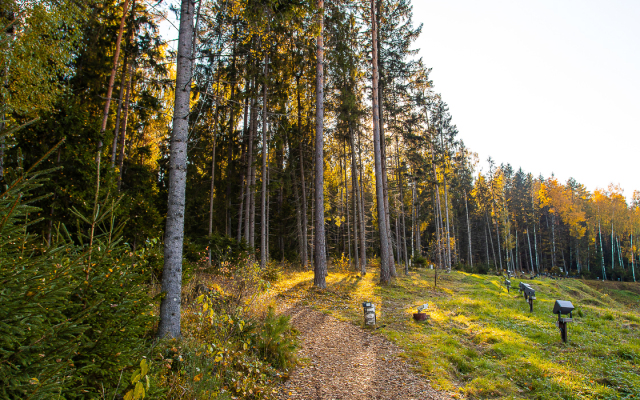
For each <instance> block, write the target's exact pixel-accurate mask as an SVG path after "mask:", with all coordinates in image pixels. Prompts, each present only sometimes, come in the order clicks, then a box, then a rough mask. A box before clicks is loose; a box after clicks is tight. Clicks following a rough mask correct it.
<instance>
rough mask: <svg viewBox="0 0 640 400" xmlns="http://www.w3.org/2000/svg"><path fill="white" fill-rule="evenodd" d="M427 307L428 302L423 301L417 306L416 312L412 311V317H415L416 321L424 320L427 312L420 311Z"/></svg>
mask: <svg viewBox="0 0 640 400" xmlns="http://www.w3.org/2000/svg"><path fill="white" fill-rule="evenodd" d="M427 308H429V304H427V303H424V304H423V305H421V306H418V312H417V313H413V319H415V320H416V321H424V320H426V319H427V316H428V315H427V314H423V313H422V312H423V311H424V310H426V309H427Z"/></svg>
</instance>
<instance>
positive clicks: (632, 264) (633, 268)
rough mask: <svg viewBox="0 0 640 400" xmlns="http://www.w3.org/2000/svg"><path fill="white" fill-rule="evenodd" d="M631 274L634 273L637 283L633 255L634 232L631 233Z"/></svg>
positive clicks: (634, 279)
mask: <svg viewBox="0 0 640 400" xmlns="http://www.w3.org/2000/svg"><path fill="white" fill-rule="evenodd" d="M630 244H631V272H632V273H633V281H634V282H635V281H636V265H635V257H636V256H635V254H634V253H633V232H632V233H631V242H630Z"/></svg>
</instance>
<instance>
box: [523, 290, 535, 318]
mask: <svg viewBox="0 0 640 400" xmlns="http://www.w3.org/2000/svg"><path fill="white" fill-rule="evenodd" d="M524 297H525V298H527V299H528V300H529V312H533V301H534V300H535V299H536V290H535V289H534V288H532V287H531V286H529V285H526V286H525V288H524Z"/></svg>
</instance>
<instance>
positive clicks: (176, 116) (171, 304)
mask: <svg viewBox="0 0 640 400" xmlns="http://www.w3.org/2000/svg"><path fill="white" fill-rule="evenodd" d="M125 1H127V2H128V0H125ZM193 8H194V3H193V2H192V1H191V0H182V5H181V9H180V32H179V36H178V62H177V71H176V86H175V87H176V90H175V103H174V104H175V106H174V112H173V129H172V132H171V145H170V146H171V147H170V159H169V191H168V192H169V193H168V202H167V226H166V230H165V239H164V269H163V273H162V292H163V293H164V294H165V295H164V297H163V299H162V302H161V304H160V324H159V326H158V336H159V337H161V338H162V337H172V338H178V337H180V303H181V301H180V298H181V295H182V294H181V288H182V246H183V239H184V206H185V189H186V184H187V136H188V133H189V112H190V109H189V107H190V105H189V97H190V94H191V68H192V51H191V49H192V39H193Z"/></svg>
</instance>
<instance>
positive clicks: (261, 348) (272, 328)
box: [256, 307, 298, 370]
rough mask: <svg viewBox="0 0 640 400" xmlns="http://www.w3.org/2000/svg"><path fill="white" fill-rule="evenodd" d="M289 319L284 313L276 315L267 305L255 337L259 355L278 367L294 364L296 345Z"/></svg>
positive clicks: (284, 367) (286, 367)
mask: <svg viewBox="0 0 640 400" xmlns="http://www.w3.org/2000/svg"><path fill="white" fill-rule="evenodd" d="M290 319H291V318H290V317H289V316H286V315H276V313H275V310H274V309H273V307H269V311H268V312H267V315H266V317H265V319H264V321H263V325H262V327H261V328H262V329H261V330H260V332H259V333H258V335H257V338H256V348H257V349H258V354H259V355H260V357H262V358H263V359H264V360H265V361H267V362H269V363H270V364H271V365H273V366H274V367H276V368H278V369H284V370H287V369H289V368H291V367H292V366H293V365H294V364H295V354H294V352H295V350H296V349H297V347H298V346H297V341H296V336H295V331H293V330H292V329H291V325H290V324H289V321H290Z"/></svg>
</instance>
